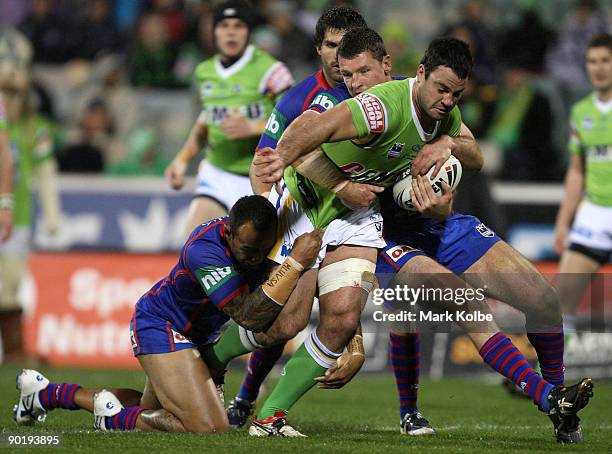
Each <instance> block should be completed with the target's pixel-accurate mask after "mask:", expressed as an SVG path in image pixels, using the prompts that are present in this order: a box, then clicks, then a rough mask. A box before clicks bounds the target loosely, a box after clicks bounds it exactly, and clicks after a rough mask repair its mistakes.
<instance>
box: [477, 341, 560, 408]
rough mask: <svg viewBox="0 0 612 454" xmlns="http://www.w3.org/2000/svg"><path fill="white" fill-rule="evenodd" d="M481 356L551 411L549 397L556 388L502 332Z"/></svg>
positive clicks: (484, 345)
mask: <svg viewBox="0 0 612 454" xmlns="http://www.w3.org/2000/svg"><path fill="white" fill-rule="evenodd" d="M478 353H480V356H481V357H482V359H483V360H484V362H485V363H487V364H488V365H489V366H490V367H491V368H492V369H493V370H495V371H497V372H499V373H500V374H502V375H503V376H504V377H506V378H508V379H509V380H511V381H512V382H513V383H514V384H516V385H518V386H519V387H520V388H521V389H522V390H523V392H524V393H525V394H527V395H528V396H529V397H531V399H533V400H534V401H535V402H536V403H537V404H539V405H540V407H541V408H542V409H543V410H544V411H545V412H547V413H548V412H549V411H550V403H549V402H548V395H549V394H550V392H551V391H552V389H553V388H554V386H553V385H552V384H550V383H548V382H547V381H546V380H544V379H543V378H542V377H541V376H540V375H539V374H538V373H537V372H536V371H535V370H533V368H532V367H531V366H530V365H529V362H528V361H527V359H525V357H524V356H523V354H522V353H521V352H520V351H519V350H518V349H517V348H516V347H515V346H514V344H513V343H512V341H511V340H510V339H508V338H507V337H506V335H505V334H504V333H502V332H499V333H497V334H494V335H493V336H491V337H490V338H489V340H487V341H486V342H485V343H484V344H483V345H482V347H481V348H480V351H479V352H478Z"/></svg>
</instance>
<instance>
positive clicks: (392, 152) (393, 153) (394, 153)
mask: <svg viewBox="0 0 612 454" xmlns="http://www.w3.org/2000/svg"><path fill="white" fill-rule="evenodd" d="M404 146H405V145H404V144H403V143H399V142H395V143H394V144H393V146H392V147H391V148H390V149H389V151H387V159H397V158H399V157H400V156H401V155H402V151H404Z"/></svg>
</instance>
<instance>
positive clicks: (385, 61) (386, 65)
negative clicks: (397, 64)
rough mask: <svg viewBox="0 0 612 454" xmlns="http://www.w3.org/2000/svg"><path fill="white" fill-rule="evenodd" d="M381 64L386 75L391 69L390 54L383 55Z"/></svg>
mask: <svg viewBox="0 0 612 454" xmlns="http://www.w3.org/2000/svg"><path fill="white" fill-rule="evenodd" d="M382 64H383V69H384V71H385V74H386V75H389V74H391V70H392V66H393V65H392V61H391V55H389V54H387V55H385V56H384V57H383V60H382Z"/></svg>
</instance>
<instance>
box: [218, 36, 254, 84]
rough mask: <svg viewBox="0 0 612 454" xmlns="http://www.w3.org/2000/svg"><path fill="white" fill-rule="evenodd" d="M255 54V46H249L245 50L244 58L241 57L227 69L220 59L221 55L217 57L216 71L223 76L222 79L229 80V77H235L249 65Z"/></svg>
mask: <svg viewBox="0 0 612 454" xmlns="http://www.w3.org/2000/svg"><path fill="white" fill-rule="evenodd" d="M254 52H255V46H253V45H252V44H249V45H248V46H247V48H246V49H245V50H244V54H242V57H240V58H239V59H238V61H237V62H236V63H234V64H233V65H231V66H228V67H227V68H224V67H223V65H222V64H221V60H220V58H219V54H217V55H215V69H216V70H217V73H218V74H219V75H220V76H221V78H222V79H227V78H228V77H231V76H233V75H234V74H236V73H237V72H238V71H240V70H241V69H242V68H244V67H245V66H246V65H247V63H248V62H249V61H251V58H253V53H254Z"/></svg>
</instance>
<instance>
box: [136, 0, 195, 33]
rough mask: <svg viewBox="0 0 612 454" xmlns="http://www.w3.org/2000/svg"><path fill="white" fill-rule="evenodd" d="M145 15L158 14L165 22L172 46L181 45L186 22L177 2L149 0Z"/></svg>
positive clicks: (180, 4)
mask: <svg viewBox="0 0 612 454" xmlns="http://www.w3.org/2000/svg"><path fill="white" fill-rule="evenodd" d="M148 3H149V6H148V8H147V9H146V11H147V13H156V14H159V15H160V16H161V17H162V18H163V19H164V21H165V22H166V29H167V30H168V39H169V40H170V41H171V42H172V43H174V44H181V43H182V42H183V41H184V40H185V37H186V33H187V21H186V19H185V14H184V11H183V8H182V2H180V1H179V0H149V2H148Z"/></svg>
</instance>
